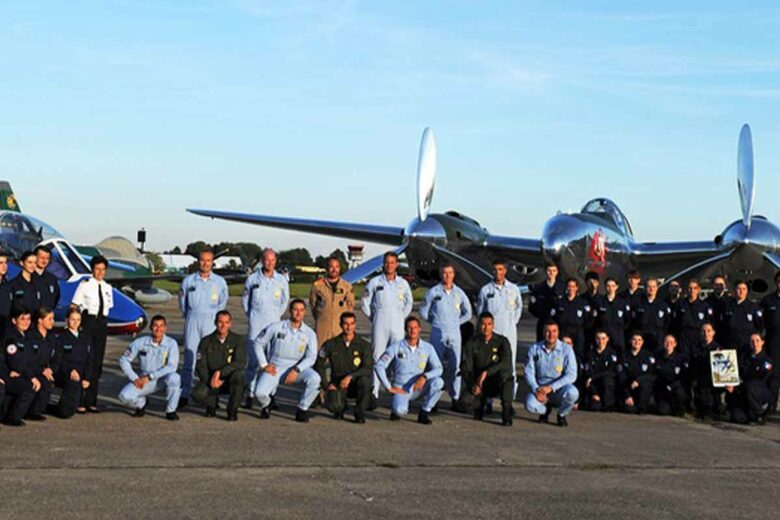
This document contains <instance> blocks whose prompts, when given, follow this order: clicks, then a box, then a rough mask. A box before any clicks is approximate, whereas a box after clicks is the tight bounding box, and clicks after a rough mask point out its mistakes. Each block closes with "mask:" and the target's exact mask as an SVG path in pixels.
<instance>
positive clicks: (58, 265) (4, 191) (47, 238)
mask: <svg viewBox="0 0 780 520" xmlns="http://www.w3.org/2000/svg"><path fill="white" fill-rule="evenodd" d="M38 245H43V246H46V247H47V248H48V249H49V251H51V263H50V264H49V266H48V267H47V268H46V270H47V271H49V272H50V273H52V274H53V275H54V276H56V277H57V279H58V280H59V283H60V301H59V304H58V305H57V308H56V309H54V316H55V319H56V321H57V323H59V324H62V323H64V321H65V313H66V312H67V310H68V306H69V305H70V302H71V301H72V300H73V294H74V293H75V292H76V287H77V286H78V284H79V283H81V281H82V280H83V279H85V278H87V277H88V276H89V275H90V272H91V271H90V268H89V265H88V264H87V262H86V261H85V260H84V258H83V257H82V256H81V254H80V253H79V252H78V251H77V250H76V248H75V247H73V245H72V244H71V243H70V242H68V241H67V240H66V239H65V237H64V236H63V235H62V234H61V233H60V232H58V231H57V230H56V229H54V228H53V227H51V226H50V225H48V224H46V223H45V222H42V221H40V220H38V219H36V218H35V217H32V216H30V215H25V214H23V213H21V210H20V209H19V204H18V202H17V200H16V197H14V194H13V192H12V190H11V185H10V184H9V183H8V182H6V181H0V250H2V251H3V252H4V253H5V254H7V255H8V259H9V262H8V276H7V278H8V279H9V280H10V279H12V278H14V277H16V276H17V275H18V274H19V272H20V271H21V268H20V267H19V265H18V263H16V262H17V261H18V259H19V257H20V256H21V254H22V253H24V252H25V251H32V250H33V249H34V248H35V247H36V246H38ZM107 281H109V282H110V281H111V280H107ZM146 321H147V318H146V314H145V313H144V311H143V309H141V307H139V306H138V304H136V303H135V302H134V301H132V300H131V299H130V298H128V297H127V296H125V295H124V294H122V293H121V292H120V291H117V290H116V289H114V307H113V308H112V309H111V311H110V313H109V315H108V332H109V334H135V333H137V332H139V331H140V330H142V329H143V328H144V327H145V326H146Z"/></svg>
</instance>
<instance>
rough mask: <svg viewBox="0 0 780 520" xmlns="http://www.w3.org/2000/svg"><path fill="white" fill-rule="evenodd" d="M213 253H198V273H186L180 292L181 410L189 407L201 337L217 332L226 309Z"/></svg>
mask: <svg viewBox="0 0 780 520" xmlns="http://www.w3.org/2000/svg"><path fill="white" fill-rule="evenodd" d="M213 268H214V252H213V251H211V250H210V249H206V250H203V251H201V252H200V254H199V255H198V272H197V273H192V274H191V275H189V276H187V277H186V278H185V279H184V281H182V284H181V290H180V291H179V309H180V310H181V313H182V314H183V315H184V363H183V364H182V367H181V399H179V409H181V408H184V407H185V406H187V404H188V402H189V397H190V391H191V390H192V379H193V376H194V375H195V356H196V355H197V353H198V346H199V345H200V341H201V339H203V338H204V337H206V336H208V335H209V334H211V333H212V332H214V328H215V325H214V323H215V318H216V316H217V313H218V312H220V311H223V310H225V306H226V305H227V301H228V287H227V283H226V282H225V279H224V278H222V277H221V276H219V275H218V274H216V273H214V272H212V270H213Z"/></svg>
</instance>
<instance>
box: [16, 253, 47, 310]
mask: <svg viewBox="0 0 780 520" xmlns="http://www.w3.org/2000/svg"><path fill="white" fill-rule="evenodd" d="M36 262H37V259H36V257H35V253H33V252H32V251H25V252H24V253H22V255H21V256H20V257H19V266H20V267H21V268H22V270H21V271H20V272H19V274H18V275H16V276H15V277H14V279H13V280H11V282H10V283H9V288H10V290H11V297H12V298H13V307H16V308H19V309H26V310H27V311H29V312H35V311H36V309H38V307H40V306H41V292H40V290H39V287H38V283H37V282H36V280H35V278H36V276H37V275H36V274H35V265H36Z"/></svg>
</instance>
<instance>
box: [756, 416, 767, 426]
mask: <svg viewBox="0 0 780 520" xmlns="http://www.w3.org/2000/svg"><path fill="white" fill-rule="evenodd" d="M765 424H766V415H759V416H758V419H756V426H764V425H765Z"/></svg>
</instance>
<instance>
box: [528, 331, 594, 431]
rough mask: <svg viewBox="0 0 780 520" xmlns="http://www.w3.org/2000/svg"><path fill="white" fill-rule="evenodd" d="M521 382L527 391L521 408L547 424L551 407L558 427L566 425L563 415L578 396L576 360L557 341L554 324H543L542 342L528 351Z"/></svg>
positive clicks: (564, 346)
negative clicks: (525, 384)
mask: <svg viewBox="0 0 780 520" xmlns="http://www.w3.org/2000/svg"><path fill="white" fill-rule="evenodd" d="M525 380H526V382H527V383H528V385H529V386H530V387H531V391H530V392H529V393H528V396H527V397H526V400H525V409H526V410H528V411H529V412H531V413H537V414H539V422H547V420H548V418H549V416H550V411H551V408H552V407H553V406H555V407H557V408H558V426H567V425H568V422H567V420H566V416H567V415H569V412H571V411H572V409H574V405H575V404H576V403H577V399H579V397H580V393H579V391H578V390H577V387H576V386H574V382H575V381H576V380H577V358H576V356H575V355H574V350H573V349H572V347H570V346H569V345H567V344H566V343H564V342H563V341H561V340H559V339H558V324H557V323H555V322H554V321H548V322H547V323H545V325H544V339H543V340H542V341H537V342H536V343H534V344H533V345H531V348H530V349H528V360H527V361H526V364H525Z"/></svg>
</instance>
